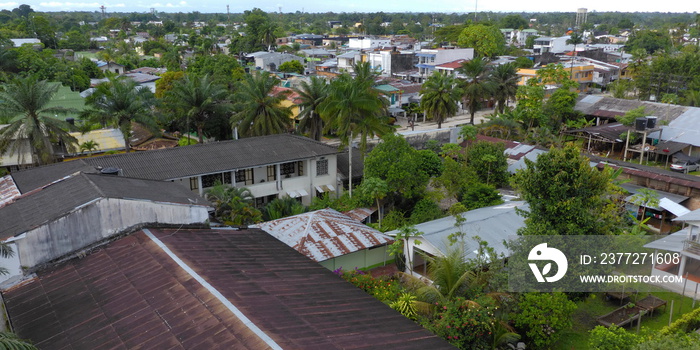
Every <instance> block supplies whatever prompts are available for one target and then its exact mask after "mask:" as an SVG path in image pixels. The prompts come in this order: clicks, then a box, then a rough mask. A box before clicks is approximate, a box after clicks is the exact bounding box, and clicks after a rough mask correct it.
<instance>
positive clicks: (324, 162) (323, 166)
mask: <svg viewBox="0 0 700 350" xmlns="http://www.w3.org/2000/svg"><path fill="white" fill-rule="evenodd" d="M319 175H328V159H319V160H317V161H316V176H319Z"/></svg>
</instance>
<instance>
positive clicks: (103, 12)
mask: <svg viewBox="0 0 700 350" xmlns="http://www.w3.org/2000/svg"><path fill="white" fill-rule="evenodd" d="M106 9H107V8H106V7H105V5H102V6H100V10H102V19H104V18H105V10H106Z"/></svg>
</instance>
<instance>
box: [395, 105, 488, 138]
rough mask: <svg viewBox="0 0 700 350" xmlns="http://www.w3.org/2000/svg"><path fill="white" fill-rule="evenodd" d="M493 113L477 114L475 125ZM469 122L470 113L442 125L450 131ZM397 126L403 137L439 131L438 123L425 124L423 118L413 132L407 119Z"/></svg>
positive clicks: (450, 119) (461, 114) (462, 114)
mask: <svg viewBox="0 0 700 350" xmlns="http://www.w3.org/2000/svg"><path fill="white" fill-rule="evenodd" d="M492 113H493V109H484V110H481V111H478V112H476V114H475V115H474V124H477V125H478V124H480V123H483V122H485V121H486V120H487V119H486V116H488V115H491V114H492ZM469 121H470V115H469V113H466V112H465V113H460V114H458V115H456V116H454V117H451V118H447V120H446V121H444V122H443V123H442V128H443V129H449V128H451V127H455V126H461V125H465V124H469ZM396 124H397V125H399V129H398V130H397V132H398V133H399V134H402V135H410V134H416V133H423V132H428V131H435V130H439V129H438V127H437V123H436V122H434V121H431V120H426V121H425V122H423V119H422V118H420V119H419V121H418V122H417V123H416V124H415V127H414V129H415V130H412V129H411V127H409V125H408V119H407V118H399V119H398V120H397V121H396Z"/></svg>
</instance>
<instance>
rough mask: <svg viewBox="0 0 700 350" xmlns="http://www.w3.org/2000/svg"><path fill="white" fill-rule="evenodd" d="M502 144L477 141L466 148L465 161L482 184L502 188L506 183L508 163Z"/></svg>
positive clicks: (504, 147)
mask: <svg viewBox="0 0 700 350" xmlns="http://www.w3.org/2000/svg"><path fill="white" fill-rule="evenodd" d="M505 151H506V146H505V145H504V144H503V143H500V142H499V143H492V142H486V141H478V142H475V143H473V144H471V145H470V146H469V147H468V148H467V152H466V159H467V163H468V164H469V166H470V167H471V168H472V169H474V171H476V174H477V175H478V176H479V180H480V181H481V182H483V183H486V184H489V185H494V186H497V187H498V186H502V185H504V184H506V183H507V182H508V162H507V158H506V156H505Z"/></svg>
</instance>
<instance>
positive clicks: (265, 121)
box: [231, 72, 292, 136]
mask: <svg viewBox="0 0 700 350" xmlns="http://www.w3.org/2000/svg"><path fill="white" fill-rule="evenodd" d="M277 84H279V79H277V78H276V77H275V76H274V75H271V74H270V73H268V72H256V73H253V74H250V75H246V77H245V79H243V81H241V82H240V84H239V85H238V91H237V92H236V94H235V95H234V100H235V101H236V102H235V105H234V107H235V109H236V111H237V112H236V113H235V114H234V115H233V116H232V117H231V124H232V126H234V127H237V128H238V131H239V132H240V133H241V134H242V135H246V136H262V135H271V134H281V133H284V132H287V131H288V130H289V129H290V128H291V125H292V119H291V116H292V111H291V110H290V109H289V108H288V107H283V106H282V105H281V104H280V103H281V102H282V100H283V99H284V97H283V96H281V95H279V94H277V95H274V94H273V93H272V91H273V88H274V87H275V86H277Z"/></svg>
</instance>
